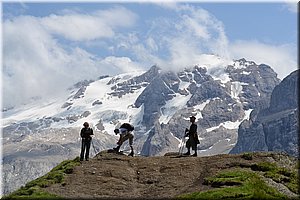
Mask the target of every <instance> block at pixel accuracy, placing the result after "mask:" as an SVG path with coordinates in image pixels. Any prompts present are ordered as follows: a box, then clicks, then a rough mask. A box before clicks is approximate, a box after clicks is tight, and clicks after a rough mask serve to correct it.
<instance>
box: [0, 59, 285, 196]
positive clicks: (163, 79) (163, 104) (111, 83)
mask: <svg viewBox="0 0 300 200" xmlns="http://www.w3.org/2000/svg"><path fill="white" fill-rule="evenodd" d="M206 60H209V61H210V62H209V63H206V64H199V65H195V66H193V67H189V68H185V69H184V70H182V71H179V72H174V71H164V70H162V69H160V68H159V67H158V66H152V67H151V68H150V69H149V70H148V71H146V72H133V73H127V74H120V75H117V76H114V77H109V76H101V77H99V79H98V80H89V81H88V80H85V81H82V82H80V83H78V84H76V85H74V87H73V88H70V89H69V96H68V97H65V98H64V99H58V100H57V101H56V102H50V103H47V104H44V105H43V104H39V105H34V104H31V105H25V106H24V107H23V108H20V109H10V110H7V111H5V112H4V113H3V119H2V121H3V123H2V124H3V138H4V139H3V145H4V151H3V160H4V163H3V164H4V167H3V172H4V179H3V180H4V186H5V187H4V192H5V193H7V192H9V191H12V190H13V189H16V188H17V187H19V186H20V185H22V184H24V183H26V182H28V181H29V180H32V179H34V178H36V177H38V176H40V175H42V174H44V173H46V172H47V171H48V170H49V168H51V167H53V166H54V165H55V163H59V162H61V161H62V160H65V159H68V158H72V157H74V156H76V155H78V154H79V150H80V138H79V130H80V128H81V127H82V124H83V122H85V121H88V122H89V123H90V124H91V125H92V127H93V128H94V130H95V136H96V137H95V138H94V144H95V147H96V149H95V150H96V151H97V152H98V151H100V150H104V149H107V148H111V147H114V146H115V143H116V140H117V137H116V136H115V135H114V134H113V129H115V128H116V127H118V126H120V124H121V123H123V122H130V123H132V124H133V125H134V126H135V131H134V134H135V139H134V149H135V152H136V154H139V155H145V156H154V155H164V154H165V153H166V152H170V151H178V148H179V146H180V145H181V143H180V142H181V139H182V137H183V133H184V129H185V128H187V127H189V125H190V123H189V116H191V115H195V116H196V118H197V125H198V135H199V140H200V145H199V147H198V150H199V151H198V152H199V155H200V156H204V155H215V154H220V153H228V152H229V151H230V150H231V149H232V148H233V146H234V145H235V144H236V140H237V130H238V127H239V125H240V123H241V122H242V121H243V120H245V119H249V115H250V113H251V111H252V110H253V109H255V108H258V107H259V108H265V107H267V106H268V102H269V101H270V97H271V93H272V90H273V89H274V88H275V86H276V85H278V84H279V82H280V80H279V79H278V78H277V74H276V73H275V72H274V71H273V70H272V68H271V67H269V66H267V65H264V64H261V65H257V64H256V63H254V62H252V61H246V60H245V59H240V60H235V61H231V62H229V63H228V61H222V58H220V57H217V56H214V55H207V56H206ZM123 148H124V149H125V151H126V149H127V148H128V146H127V145H125V146H124V147H123ZM91 153H92V154H94V150H93V149H91ZM32 163H35V165H36V166H38V167H36V168H34V167H32V169H31V170H30V171H28V170H27V169H24V168H23V166H32ZM50 163H51V164H50ZM48 164H49V167H47V168H46V167H44V166H47V165H48ZM16 174H18V176H16Z"/></svg>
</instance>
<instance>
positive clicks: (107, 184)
mask: <svg viewBox="0 0 300 200" xmlns="http://www.w3.org/2000/svg"><path fill="white" fill-rule="evenodd" d="M269 160H270V159H269V157H267V156H254V157H253V160H245V159H243V158H242V157H241V155H225V154H224V155H216V156H209V157H180V158H178V157H176V156H164V157H127V156H124V155H117V154H114V153H107V152H101V153H100V154H98V155H97V156H96V157H94V158H93V159H90V161H84V162H82V163H81V165H80V166H77V167H76V168H75V169H74V172H73V173H72V174H69V175H67V176H66V178H65V183H66V184H64V186H62V185H61V184H55V185H52V186H50V187H48V188H46V190H47V191H48V192H51V193H54V194H57V195H59V196H63V197H68V198H72V199H73V198H74V199H78V198H117V199H119V198H127V199H130V198H143V199H148V198H173V197H176V196H177V195H179V194H183V193H189V192H197V191H198V192H199V191H204V190H208V189H212V188H211V187H210V186H208V185H204V184H203V180H204V178H205V177H209V176H212V175H215V174H217V173H218V172H219V171H220V170H221V169H227V168H233V167H236V166H240V165H251V164H253V163H257V162H263V161H269Z"/></svg>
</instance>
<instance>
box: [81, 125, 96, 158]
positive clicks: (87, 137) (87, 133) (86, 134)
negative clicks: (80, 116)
mask: <svg viewBox="0 0 300 200" xmlns="http://www.w3.org/2000/svg"><path fill="white" fill-rule="evenodd" d="M83 126H84V127H83V128H82V129H81V131H80V137H81V139H82V142H81V153H80V161H83V158H84V157H85V160H86V161H88V160H89V154H90V147H91V141H92V137H91V135H94V134H93V129H92V128H90V127H89V123H87V122H84V124H83ZM84 152H85V156H84Z"/></svg>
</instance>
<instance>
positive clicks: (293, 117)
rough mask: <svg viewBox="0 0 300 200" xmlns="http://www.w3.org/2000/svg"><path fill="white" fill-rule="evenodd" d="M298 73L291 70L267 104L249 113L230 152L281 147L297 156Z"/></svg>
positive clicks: (272, 149)
mask: <svg viewBox="0 0 300 200" xmlns="http://www.w3.org/2000/svg"><path fill="white" fill-rule="evenodd" d="M298 76H299V70H297V71H294V72H293V73H291V74H290V75H289V76H287V77H286V78H285V79H283V81H282V82H281V83H280V84H279V85H277V86H276V87H275V88H274V90H273V92H272V95H271V100H270V106H269V107H268V108H266V109H262V110H259V111H256V112H254V111H253V113H251V116H250V120H245V121H244V122H243V123H242V124H241V125H240V128H239V130H238V142H237V144H236V146H235V147H234V148H233V149H232V151H231V153H240V152H246V151H283V152H286V153H288V154H290V155H292V156H299V149H298V148H299V147H298V133H299V125H298V124H299V118H298V112H299V111H298Z"/></svg>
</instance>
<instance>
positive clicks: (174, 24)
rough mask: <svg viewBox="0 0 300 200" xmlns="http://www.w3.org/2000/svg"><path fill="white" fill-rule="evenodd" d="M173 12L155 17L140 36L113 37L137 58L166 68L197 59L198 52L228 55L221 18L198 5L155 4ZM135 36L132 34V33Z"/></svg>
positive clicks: (186, 64) (189, 63) (190, 64)
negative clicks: (172, 13) (136, 37)
mask: <svg viewBox="0 0 300 200" xmlns="http://www.w3.org/2000/svg"><path fill="white" fill-rule="evenodd" d="M157 5H159V6H161V7H162V8H164V9H167V10H168V11H170V10H171V11H172V12H174V15H172V16H173V17H172V18H168V17H157V18H156V19H153V20H152V21H151V24H149V25H148V26H149V29H148V31H147V33H146V34H144V36H141V35H139V37H138V38H139V39H136V40H133V39H132V38H135V37H133V36H132V35H128V36H127V38H126V36H122V37H120V38H118V39H117V43H118V44H119V45H120V46H119V47H122V48H125V49H127V50H128V51H130V52H134V55H135V56H136V58H137V59H138V60H139V62H143V63H148V65H152V64H158V65H159V66H160V67H162V68H165V69H167V70H179V69H182V68H185V67H187V66H192V65H196V64H198V63H199V62H200V59H201V54H203V53H210V54H217V55H219V56H223V57H226V58H227V57H228V51H227V49H228V40H227V37H226V34H225V31H224V26H223V24H222V22H221V21H219V20H217V19H216V18H215V17H214V16H213V15H211V14H210V13H209V12H207V11H206V10H204V9H201V8H195V7H193V6H188V5H178V4H173V3H171V4H169V3H166V4H160V3H159V4H157ZM135 36H136V35H135Z"/></svg>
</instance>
